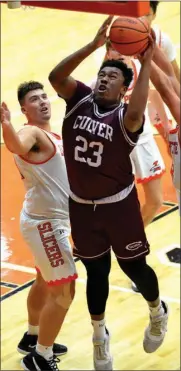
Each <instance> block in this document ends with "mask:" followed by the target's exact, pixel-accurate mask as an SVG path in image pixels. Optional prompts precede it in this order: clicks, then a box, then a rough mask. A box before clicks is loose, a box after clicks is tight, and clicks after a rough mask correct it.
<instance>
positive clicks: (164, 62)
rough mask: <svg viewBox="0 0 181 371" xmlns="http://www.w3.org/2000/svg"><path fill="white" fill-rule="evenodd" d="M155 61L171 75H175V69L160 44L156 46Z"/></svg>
mask: <svg viewBox="0 0 181 371" xmlns="http://www.w3.org/2000/svg"><path fill="white" fill-rule="evenodd" d="M153 61H154V62H155V63H156V65H157V66H158V67H159V68H160V69H161V70H162V71H163V72H164V73H165V74H166V75H167V76H169V77H173V76H175V73H174V69H173V67H172V65H171V63H170V62H169V60H168V58H167V57H166V55H165V54H164V53H163V51H162V50H160V48H159V47H158V46H156V47H155V51H154V55H153Z"/></svg>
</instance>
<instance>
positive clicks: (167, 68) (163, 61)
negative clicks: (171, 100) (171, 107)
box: [153, 45, 180, 98]
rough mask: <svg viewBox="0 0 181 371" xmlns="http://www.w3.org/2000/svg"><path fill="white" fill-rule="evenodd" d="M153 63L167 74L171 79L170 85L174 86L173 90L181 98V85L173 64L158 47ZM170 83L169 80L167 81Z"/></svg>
mask: <svg viewBox="0 0 181 371" xmlns="http://www.w3.org/2000/svg"><path fill="white" fill-rule="evenodd" d="M153 61H154V62H155V64H156V65H157V66H158V67H159V68H160V69H161V70H162V71H163V72H164V73H165V74H166V76H167V77H168V78H169V81H170V82H169V85H170V83H171V84H172V87H173V89H174V90H175V92H176V94H177V95H178V97H179V98H180V83H179V82H178V80H177V78H176V76H175V72H174V69H173V67H172V64H171V63H170V62H169V60H168V58H167V57H166V55H165V54H164V53H163V52H162V50H160V48H159V47H158V46H157V45H156V47H155V51H154V55H153ZM167 81H168V79H167Z"/></svg>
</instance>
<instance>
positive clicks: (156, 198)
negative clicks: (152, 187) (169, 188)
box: [149, 194, 163, 210]
mask: <svg viewBox="0 0 181 371" xmlns="http://www.w3.org/2000/svg"><path fill="white" fill-rule="evenodd" d="M149 204H150V206H151V207H152V209H154V210H158V209H159V208H160V207H161V206H162V204H163V196H162V194H155V195H153V196H152V197H151V198H150V200H149Z"/></svg>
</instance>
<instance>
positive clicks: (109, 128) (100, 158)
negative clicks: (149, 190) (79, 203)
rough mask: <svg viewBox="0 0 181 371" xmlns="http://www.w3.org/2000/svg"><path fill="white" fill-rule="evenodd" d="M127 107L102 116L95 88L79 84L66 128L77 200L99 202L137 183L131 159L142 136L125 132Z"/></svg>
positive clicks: (72, 186) (65, 142) (69, 105)
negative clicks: (124, 118) (93, 90)
mask: <svg viewBox="0 0 181 371" xmlns="http://www.w3.org/2000/svg"><path fill="white" fill-rule="evenodd" d="M126 107H127V105H125V104H123V103H120V105H119V106H118V107H116V108H115V109H112V110H110V109H109V111H108V110H104V112H100V110H99V107H98V105H97V104H96V103H95V101H94V93H93V92H92V90H91V88H90V87H88V86H86V85H84V84H82V83H80V82H77V89H76V92H75V94H74V97H72V99H70V100H69V101H68V102H67V109H66V116H65V118H64V121H63V128H62V135H63V145H64V155H65V162H66V166H67V173H68V179H69V183H70V189H71V191H72V192H73V193H74V194H75V195H76V196H78V197H80V198H84V199H87V200H97V199H100V198H104V197H109V196H112V195H114V194H116V193H118V192H120V191H122V190H124V189H125V188H126V187H128V186H129V185H130V184H131V183H132V182H133V180H134V176H133V174H132V166H131V162H130V157H129V155H130V153H131V151H132V150H133V148H134V146H135V145H136V142H137V140H138V136H139V133H138V132H136V133H130V132H128V131H127V130H126V129H125V127H124V124H123V116H124V113H125V111H126ZM141 131H142V128H141V129H140V132H141Z"/></svg>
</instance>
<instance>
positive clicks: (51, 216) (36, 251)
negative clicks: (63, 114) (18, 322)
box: [1, 81, 77, 370]
mask: <svg viewBox="0 0 181 371" xmlns="http://www.w3.org/2000/svg"><path fill="white" fill-rule="evenodd" d="M18 100H19V103H20V105H21V110H22V112H23V113H24V114H25V116H26V118H27V124H26V125H25V126H24V127H23V128H22V129H21V130H20V131H19V132H18V133H16V132H15V130H14V128H13V126H12V124H11V117H10V111H9V109H8V107H7V105H6V104H5V103H2V105H1V123H2V130H3V137H4V142H5V145H6V147H7V148H8V150H9V151H11V152H12V153H13V154H14V159H15V162H16V165H17V167H18V169H19V171H20V174H21V176H22V179H23V181H24V185H25V188H26V195H25V200H24V203H23V208H22V211H21V215H20V228H21V233H22V235H23V237H24V240H25V241H26V242H27V245H28V246H29V247H30V249H31V251H32V253H33V255H34V258H35V266H36V269H37V278H36V281H35V283H34V284H33V286H32V288H31V290H30V293H29V296H28V301H27V302H28V316H29V329H28V332H27V333H25V334H24V337H23V339H22V340H21V341H20V343H19V345H18V350H19V352H21V353H23V354H27V355H26V356H25V357H24V359H23V361H22V367H23V368H24V369H25V370H58V368H57V360H56V356H57V355H60V354H61V353H62V352H64V353H65V352H66V350H67V349H66V347H63V348H62V346H60V345H59V344H54V340H55V338H56V337H57V335H58V333H59V330H60V328H61V325H62V323H63V321H64V318H65V316H66V313H67V311H68V309H69V307H70V305H71V302H72V300H73V297H74V290H75V279H76V278H77V273H76V268H75V263H74V260H73V257H72V251H71V245H70V242H69V235H70V225H69V213H68V195H69V185H68V180H67V173H66V167H65V162H64V155H63V148H62V140H61V138H60V137H59V136H58V135H56V134H54V133H52V132H51V128H50V122H49V120H50V116H51V109H50V102H49V100H48V97H47V95H46V93H45V92H44V90H43V85H42V84H40V83H39V82H34V81H30V82H28V83H24V84H22V85H20V87H19V89H18ZM37 335H38V336H37ZM62 349H63V350H62ZM30 351H32V352H31V353H30Z"/></svg>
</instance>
